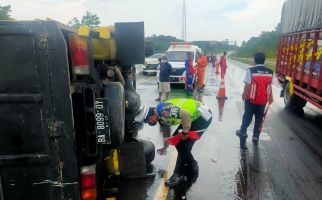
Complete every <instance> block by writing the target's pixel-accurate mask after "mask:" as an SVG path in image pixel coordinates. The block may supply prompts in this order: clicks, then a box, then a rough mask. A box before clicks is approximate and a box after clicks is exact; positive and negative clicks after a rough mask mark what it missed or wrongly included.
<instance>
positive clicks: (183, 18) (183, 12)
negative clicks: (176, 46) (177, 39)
mask: <svg viewBox="0 0 322 200" xmlns="http://www.w3.org/2000/svg"><path fill="white" fill-rule="evenodd" d="M186 31H187V23H186V0H183V9H182V32H181V39H182V40H183V41H186V37H187V32H186Z"/></svg>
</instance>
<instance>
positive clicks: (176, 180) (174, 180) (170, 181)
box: [165, 173, 183, 188]
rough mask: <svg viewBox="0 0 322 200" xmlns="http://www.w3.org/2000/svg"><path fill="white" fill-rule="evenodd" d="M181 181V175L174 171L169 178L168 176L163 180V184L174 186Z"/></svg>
mask: <svg viewBox="0 0 322 200" xmlns="http://www.w3.org/2000/svg"><path fill="white" fill-rule="evenodd" d="M182 181H183V175H180V174H176V173H174V174H173V175H172V176H171V178H169V179H168V180H167V181H166V182H165V186H167V187H169V188H171V187H175V186H177V185H178V184H179V183H181V182H182Z"/></svg>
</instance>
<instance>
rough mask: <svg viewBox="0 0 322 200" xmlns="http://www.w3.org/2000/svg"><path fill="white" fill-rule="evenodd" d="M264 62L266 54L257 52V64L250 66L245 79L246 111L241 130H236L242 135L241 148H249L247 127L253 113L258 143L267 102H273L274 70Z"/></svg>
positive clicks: (255, 141) (243, 96)
mask: <svg viewBox="0 0 322 200" xmlns="http://www.w3.org/2000/svg"><path fill="white" fill-rule="evenodd" d="M264 62H265V54H264V53H262V52H259V53H256V54H255V55H254V63H255V66H254V67H250V68H248V70H247V73H246V76H245V79H244V83H245V86H244V92H243V95H242V98H243V100H244V103H245V112H244V115H243V121H242V125H241V127H240V130H237V131H236V135H237V136H239V137H240V148H241V149H244V150H245V149H247V147H246V138H247V128H248V126H249V124H250V123H251V121H252V118H253V115H255V125H254V130H253V142H254V143H255V144H258V140H259V134H260V126H261V123H262V121H263V116H264V111H265V107H266V104H267V103H269V104H271V103H272V102H273V94H272V80H273V71H272V70H271V69H268V68H267V67H265V66H264Z"/></svg>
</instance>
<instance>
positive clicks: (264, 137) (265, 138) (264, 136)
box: [259, 132, 271, 141]
mask: <svg viewBox="0 0 322 200" xmlns="http://www.w3.org/2000/svg"><path fill="white" fill-rule="evenodd" d="M259 140H260V141H269V140H271V136H269V135H268V133H265V132H261V134H260V137H259Z"/></svg>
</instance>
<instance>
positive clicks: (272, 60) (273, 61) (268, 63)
mask: <svg viewBox="0 0 322 200" xmlns="http://www.w3.org/2000/svg"><path fill="white" fill-rule="evenodd" d="M229 58H231V59H233V60H237V61H239V62H242V63H245V64H248V65H254V61H253V58H241V57H235V56H230V57H229ZM275 65H276V58H267V59H266V61H265V66H266V67H268V68H270V69H271V70H273V71H274V72H275Z"/></svg>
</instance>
